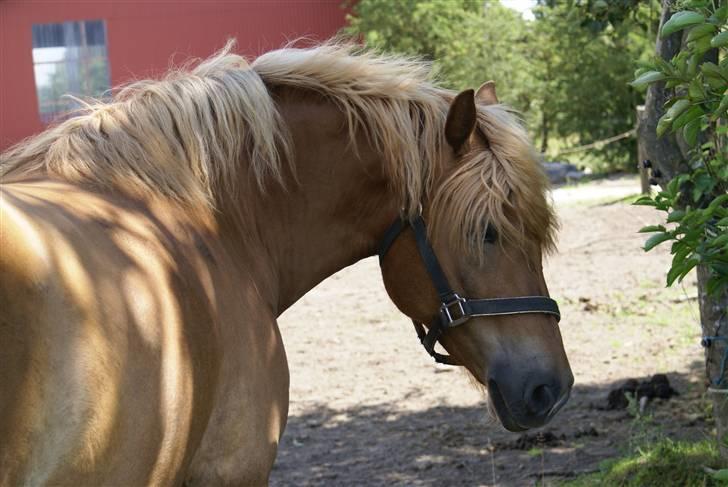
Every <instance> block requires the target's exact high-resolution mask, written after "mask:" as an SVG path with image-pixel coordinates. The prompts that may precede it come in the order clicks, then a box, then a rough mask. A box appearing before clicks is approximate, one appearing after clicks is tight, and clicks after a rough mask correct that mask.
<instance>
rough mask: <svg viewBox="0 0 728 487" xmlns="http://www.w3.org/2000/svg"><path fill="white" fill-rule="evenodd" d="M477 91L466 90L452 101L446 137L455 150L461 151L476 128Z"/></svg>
mask: <svg viewBox="0 0 728 487" xmlns="http://www.w3.org/2000/svg"><path fill="white" fill-rule="evenodd" d="M476 118H477V113H476V111H475V92H474V91H473V90H465V91H463V92H462V93H460V94H459V95H458V96H456V97H455V99H454V100H453V101H452V104H451V105H450V110H449V111H448V112H447V121H446V122H445V139H446V140H447V143H448V144H450V147H452V148H453V150H454V151H455V152H459V151H460V149H462V147H463V145H464V144H465V143H466V142H467V141H468V139H469V138H470V135H471V134H472V133H473V129H475V121H476Z"/></svg>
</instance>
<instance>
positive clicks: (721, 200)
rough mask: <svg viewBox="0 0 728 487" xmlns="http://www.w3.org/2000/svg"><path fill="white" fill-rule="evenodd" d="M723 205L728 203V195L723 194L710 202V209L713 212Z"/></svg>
mask: <svg viewBox="0 0 728 487" xmlns="http://www.w3.org/2000/svg"><path fill="white" fill-rule="evenodd" d="M723 203H728V194H722V195H720V196H718V197H717V198H715V199H714V200H713V201H711V202H710V204H709V205H708V208H709V209H711V210H712V209H715V208H717V207H718V206H720V205H722V204H723Z"/></svg>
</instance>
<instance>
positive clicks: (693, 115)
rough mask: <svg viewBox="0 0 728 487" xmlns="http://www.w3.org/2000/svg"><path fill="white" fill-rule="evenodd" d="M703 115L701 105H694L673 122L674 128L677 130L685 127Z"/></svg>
mask: <svg viewBox="0 0 728 487" xmlns="http://www.w3.org/2000/svg"><path fill="white" fill-rule="evenodd" d="M702 116H703V109H702V108H700V107H699V106H692V107H691V108H690V109H689V110H687V111H685V112H683V113H682V114H681V115H680V116H679V117H677V118H676V119H675V120H674V121H673V122H672V128H673V130H677V129H679V128H680V127H684V126H685V125H687V124H688V123H690V122H692V121H693V120H695V119H697V118H700V117H702Z"/></svg>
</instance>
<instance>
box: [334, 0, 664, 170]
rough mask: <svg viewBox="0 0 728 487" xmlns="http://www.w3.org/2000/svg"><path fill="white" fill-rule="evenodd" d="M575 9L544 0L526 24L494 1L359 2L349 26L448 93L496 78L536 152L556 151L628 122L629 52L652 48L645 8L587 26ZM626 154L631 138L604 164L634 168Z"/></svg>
mask: <svg viewBox="0 0 728 487" xmlns="http://www.w3.org/2000/svg"><path fill="white" fill-rule="evenodd" d="M574 5H576V4H575V3H574V1H571V2H566V3H564V2H549V3H543V4H542V5H541V6H540V7H538V8H537V9H536V11H535V15H536V20H535V21H526V20H524V19H523V18H522V17H521V16H520V15H519V14H518V13H517V12H515V11H513V10H511V9H508V8H506V7H504V6H502V5H501V4H500V3H499V2H498V1H496V0H492V1H491V0H488V1H472V0H401V1H397V2H392V1H390V0H360V1H359V2H357V3H356V5H355V6H354V7H353V10H352V15H351V16H350V17H349V28H348V32H349V33H350V34H356V35H359V36H361V37H362V38H363V39H364V41H365V42H366V43H367V44H369V45H371V46H375V47H377V48H380V49H383V50H386V51H390V52H398V53H404V54H410V55H418V56H422V57H424V58H425V59H428V60H430V61H432V62H433V63H434V66H435V68H436V70H437V73H438V75H439V77H440V78H441V80H442V81H443V84H444V85H445V86H448V87H450V88H453V89H462V88H465V87H477V86H479V84H480V83H482V82H483V81H486V80H488V79H494V80H496V82H497V84H498V93H499V98H500V99H502V100H503V101H504V102H506V103H508V104H509V105H512V106H513V107H515V108H516V109H517V110H519V111H521V112H522V113H524V116H525V120H526V122H527V124H528V126H529V128H530V130H531V132H532V133H533V134H536V137H534V138H535V139H536V140H537V141H538V143H539V146H540V148H541V150H542V151H544V152H545V151H547V150H550V153H551V155H555V154H556V153H557V152H558V147H559V146H561V147H563V146H566V145H578V144H583V143H589V142H593V141H595V140H598V139H603V138H606V137H610V136H613V135H615V134H618V133H621V132H625V131H627V130H630V129H631V128H632V127H633V126H634V107H635V105H636V104H637V103H639V102H640V101H641V95H640V94H639V93H638V92H636V91H635V90H633V89H631V88H630V87H629V86H628V84H627V82H628V81H629V80H630V79H631V78H632V73H633V62H634V61H633V58H634V57H635V56H637V57H639V56H642V55H644V54H645V53H647V52H648V51H649V49H650V46H649V41H648V39H649V38H650V37H651V36H650V35H648V32H647V31H648V29H647V28H643V27H640V28H639V29H637V30H636V31H635V29H634V28H633V26H634V25H638V21H640V22H642V21H644V17H647V16H648V14H649V11H648V10H646V9H645V8H644V7H642V6H640V7H639V8H638V10H637V12H638V14H639V15H637V20H634V19H632V18H630V19H628V20H626V21H625V22H623V25H621V26H619V27H616V28H614V27H609V28H603V29H594V28H592V27H593V26H592V25H591V24H587V23H585V22H584V19H583V16H581V15H580V14H579V11H578V9H577V10H574V8H572V7H574ZM575 12H576V14H575ZM655 15H656V14H655ZM639 25H641V24H639ZM554 141H557V142H558V143H557V144H553V142H554ZM633 154H634V143H633V142H631V141H623V142H620V143H618V144H614V145H611V146H608V147H606V148H605V149H603V150H602V151H601V156H603V158H604V160H605V161H607V163H606V164H603V165H602V168H606V169H615V168H623V169H624V168H628V167H633V166H634V164H633V161H632V160H631V159H632V155H633ZM581 162H583V160H582V161H581Z"/></svg>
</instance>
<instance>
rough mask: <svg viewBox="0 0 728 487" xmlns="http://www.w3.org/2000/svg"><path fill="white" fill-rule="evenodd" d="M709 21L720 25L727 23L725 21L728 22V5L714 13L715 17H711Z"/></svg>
mask: <svg viewBox="0 0 728 487" xmlns="http://www.w3.org/2000/svg"><path fill="white" fill-rule="evenodd" d="M708 20H709V21H710V22H714V23H715V24H718V25H720V24H723V23H725V21H726V20H728V5H723V6H722V7H720V8H719V9H718V10H716V11H715V12H713V15H711V16H710V17H709V18H708Z"/></svg>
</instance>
